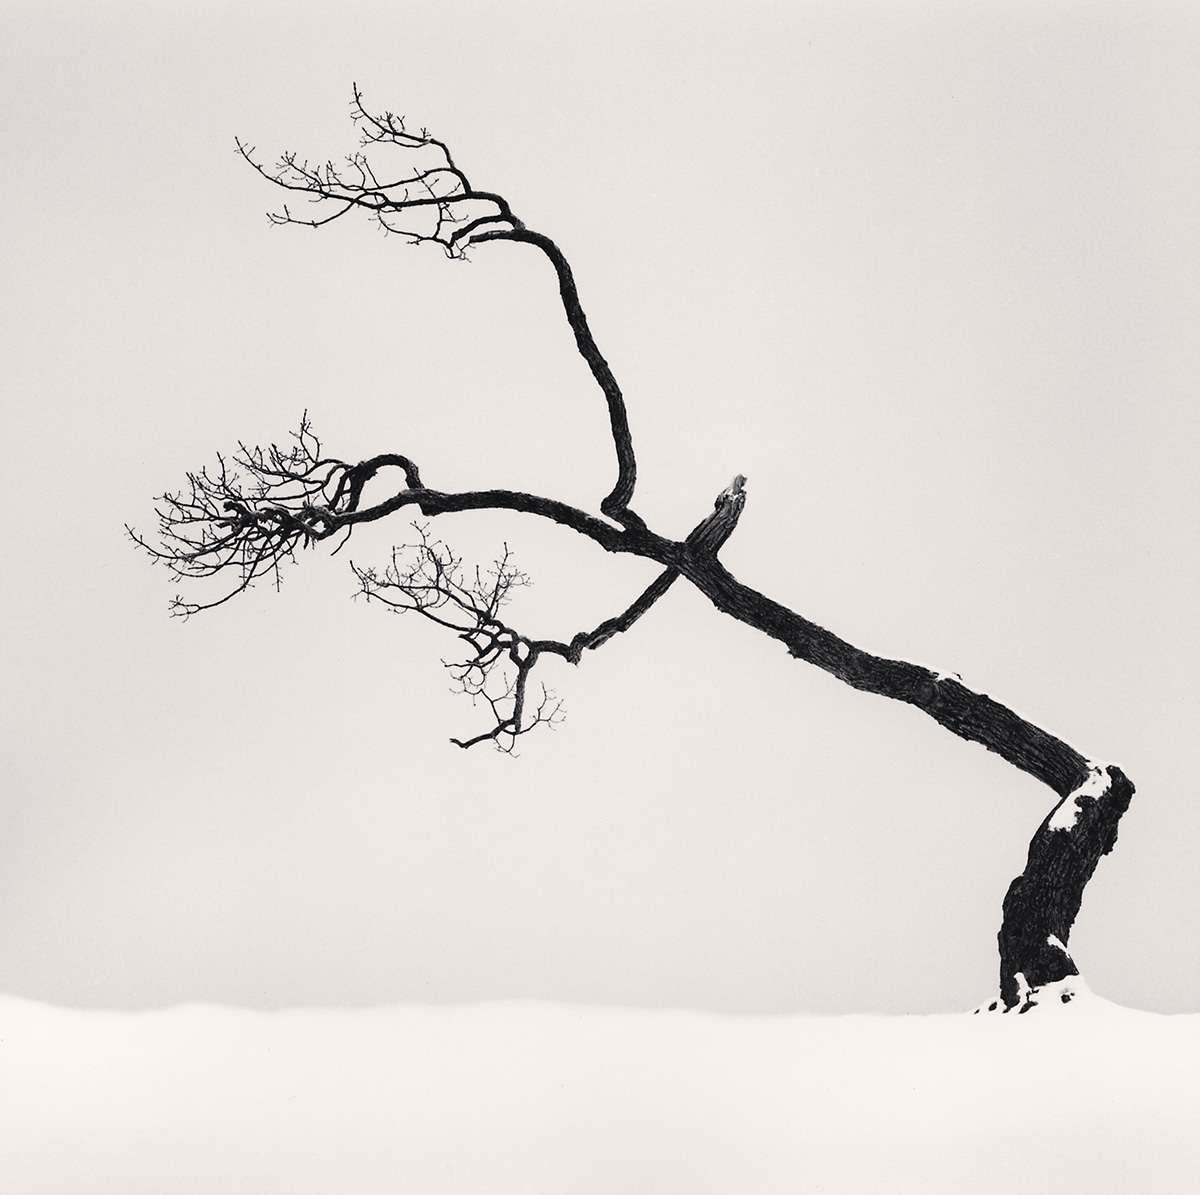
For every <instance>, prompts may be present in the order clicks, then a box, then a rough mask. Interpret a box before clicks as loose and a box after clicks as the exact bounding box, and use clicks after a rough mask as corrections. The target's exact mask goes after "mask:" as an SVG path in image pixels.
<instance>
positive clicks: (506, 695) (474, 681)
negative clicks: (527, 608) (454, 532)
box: [351, 523, 562, 752]
mask: <svg viewBox="0 0 1200 1195" xmlns="http://www.w3.org/2000/svg"><path fill="white" fill-rule="evenodd" d="M413 528H414V530H415V532H416V536H417V538H416V541H415V542H414V543H411V544H408V545H406V546H405V547H403V548H393V549H392V559H391V563H390V564H388V565H387V567H386V568H384V569H382V570H377V569H375V568H359V567H358V566H357V565H354V564H351V567H352V568H353V569H354V575H355V577H356V578H357V579H358V583H359V592H360V593H361V594H362V595H363V596H365V597H366V598H367V600H368V601H375V602H381V603H382V604H383V605H385V606H387V607H388V608H389V609H391V610H396V611H400V612H404V611H411V612H414V613H417V614H420V615H422V616H423V617H425V618H427V619H429V621H430V622H433V623H436V624H437V625H438V626H440V627H445V628H446V629H448V630H451V631H453V632H454V633H455V635H456V636H457V637H458V638H459V639H460V640H461V641H462V642H463V644H464V645H465V647H466V655H465V658H464V659H462V660H451V661H443V663H444V665H445V667H446V668H447V669H448V670H449V671H450V674H451V676H452V677H453V678H454V683H455V686H456V688H457V689H458V690H459V691H460V692H462V693H465V694H467V695H468V696H469V697H470V698H471V700H472V701H473V702H474V703H475V704H477V705H484V706H486V707H487V708H488V709H489V711H490V713H491V716H492V723H493V724H492V726H491V728H490V729H489V730H486V731H484V732H482V733H480V734H477V735H475V736H474V737H473V738H470V739H466V740H462V739H451V742H453V743H455V744H456V745H457V746H459V747H473V746H475V745H476V744H477V743H483V742H489V741H490V742H492V743H494V744H495V745H496V746H497V747H498V748H499V749H500V750H502V751H509V752H511V751H512V749H513V747H514V745H515V744H516V740H517V738H518V737H519V736H521V735H523V734H528V733H529V732H530V731H531V730H533V729H534V728H535V727H537V726H542V725H545V726H554V725H556V724H557V723H558V722H559V721H560V720H561V718H562V703H561V702H560V701H558V700H557V698H556V697H555V695H554V694H553V693H552V692H550V691H549V690H547V689H546V688H545V686H542V690H541V697H540V699H539V700H538V701H537V702H536V704H535V703H533V702H530V701H528V700H527V693H528V681H529V673H530V672H531V671H532V669H533V666H534V665H535V664H536V663H537V661H538V657H539V656H540V655H541V653H542V648H541V646H540V645H538V644H535V643H533V642H532V641H530V640H529V639H527V638H526V637H525V636H523V635H521V634H519V633H518V632H517V631H515V630H514V629H513V628H512V627H511V626H509V625H507V624H506V623H505V622H504V621H502V620H501V618H500V609H501V607H502V606H504V605H505V604H506V603H507V602H508V600H509V598H510V597H511V595H512V591H513V590H514V589H519V588H521V587H523V586H526V585H528V584H529V578H528V577H526V575H525V574H524V573H523V572H521V571H520V570H519V569H518V568H516V567H515V566H514V565H513V562H512V554H511V552H510V551H509V549H508V545H507V544H506V545H505V547H504V552H503V554H502V555H501V557H500V558H499V559H498V560H497V561H496V562H495V563H494V564H493V565H492V566H491V567H490V568H488V569H486V570H484V569H481V568H479V567H478V566H476V567H475V568H472V569H468V568H465V567H464V565H463V563H462V560H461V559H460V558H459V557H457V556H456V555H455V554H454V553H453V552H452V551H451V549H450V548H449V547H447V546H446V544H444V543H443V542H442V541H441V540H437V539H433V538H431V537H430V535H429V530H428V528H427V527H425V526H423V525H422V524H420V523H414V524H413Z"/></svg>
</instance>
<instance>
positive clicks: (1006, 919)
mask: <svg viewBox="0 0 1200 1195" xmlns="http://www.w3.org/2000/svg"><path fill="white" fill-rule="evenodd" d="M739 480H741V479H739ZM739 492H740V486H739ZM680 571H681V572H682V573H683V575H684V576H686V577H687V578H688V580H690V581H691V582H692V583H693V584H694V585H696V587H697V588H698V589H700V591H701V592H702V593H704V594H705V595H706V596H707V597H708V598H709V600H710V601H712V603H713V604H714V605H715V606H716V607H717V608H718V609H720V610H723V611H724V612H725V613H727V614H730V615H732V616H733V617H734V618H736V619H738V620H739V621H740V622H744V623H746V624H748V625H750V626H753V627H756V628H757V629H759V630H761V631H764V632H765V633H766V634H768V635H771V636H772V637H773V638H775V639H778V640H780V641H781V642H782V643H784V644H785V645H786V646H787V648H788V651H789V652H790V653H791V654H792V655H793V656H795V657H796V658H798V659H802V660H806V661H808V662H809V663H813V664H816V665H817V666H818V667H820V668H822V669H824V670H825V671H826V672H829V673H831V674H832V675H834V676H837V677H838V678H839V679H841V680H843V681H845V682H846V683H847V684H849V685H851V686H853V687H854V688H856V689H860V690H863V691H864V692H869V693H876V694H879V695H880V696H884V697H891V698H893V699H894V700H897V701H903V702H905V703H907V704H910V705H914V706H916V707H917V708H918V709H921V710H923V711H924V712H925V713H926V714H928V715H929V716H930V717H931V718H933V719H934V720H935V721H936V722H938V723H940V724H941V725H942V726H944V727H946V729H948V730H950V731H952V732H953V733H954V734H956V735H958V736H959V737H960V738H964V739H968V740H971V741H973V742H977V743H981V744H982V745H983V746H985V747H986V748H987V749H988V750H989V751H994V752H995V753H996V754H998V755H1000V756H1001V757H1002V758H1004V759H1005V760H1007V761H1008V762H1009V763H1011V764H1013V765H1014V766H1015V767H1017V768H1020V769H1021V770H1022V771H1024V772H1027V773H1029V774H1030V775H1032V776H1035V777H1036V778H1037V779H1038V780H1040V781H1042V782H1043V783H1044V784H1046V785H1047V786H1049V787H1050V788H1051V789H1052V790H1053V791H1054V792H1056V793H1057V794H1058V796H1059V801H1058V803H1057V804H1056V805H1055V807H1054V808H1053V809H1052V810H1051V812H1050V813H1049V814H1048V815H1047V816H1046V818H1045V820H1044V821H1043V822H1042V824H1041V825H1040V826H1039V827H1038V830H1037V833H1036V834H1034V836H1033V840H1032V842H1031V843H1030V844H1029V856H1028V859H1027V861H1026V864H1025V870H1024V871H1023V872H1022V873H1021V874H1020V875H1019V876H1018V877H1017V878H1016V879H1015V880H1013V882H1012V884H1011V885H1010V886H1009V889H1008V893H1007V894H1006V896H1005V898H1004V905H1003V917H1002V921H1001V926H1000V932H999V935H998V940H999V944H1000V1000H999V1001H998V1002H996V1003H994V1004H993V1005H992V1006H991V1007H992V1008H993V1009H996V1008H998V1007H999V1006H1000V1004H1003V1007H1004V1011H1006V1012H1007V1011H1010V1010H1012V1009H1014V1008H1018V1009H1019V1011H1021V1012H1027V1011H1028V1010H1029V1009H1030V1008H1032V1007H1033V1006H1034V1005H1035V1004H1037V999H1036V996H1037V992H1038V990H1039V989H1041V988H1044V987H1045V986H1046V985H1047V984H1057V983H1060V982H1061V981H1063V980H1065V979H1068V978H1069V977H1070V976H1072V975H1078V974H1079V970H1078V968H1077V967H1076V966H1075V963H1074V960H1073V959H1072V958H1071V955H1070V953H1069V952H1068V950H1067V944H1068V942H1069V941H1070V936H1071V927H1072V926H1073V925H1074V923H1075V918H1076V916H1077V915H1078V913H1079V908H1080V904H1081V903H1082V901H1083V890H1084V888H1085V887H1086V886H1087V883H1088V881H1089V880H1090V879H1091V878H1092V873H1093V872H1094V871H1095V870H1096V864H1097V863H1099V861H1100V856H1101V855H1106V854H1108V852H1109V851H1111V850H1112V848H1113V846H1114V844H1115V843H1116V841H1117V823H1118V822H1119V821H1120V819H1121V815H1122V814H1123V813H1124V812H1125V810H1126V809H1128V808H1129V802H1130V800H1131V799H1132V797H1133V793H1134V786H1133V784H1132V782H1131V781H1130V780H1129V778H1128V777H1127V776H1126V775H1125V773H1124V772H1122V771H1121V769H1120V768H1119V767H1117V766H1116V765H1115V764H1097V763H1093V762H1092V761H1091V760H1088V759H1086V758H1085V757H1084V756H1082V755H1081V754H1080V753H1079V752H1078V751H1076V750H1075V749H1074V748H1073V747H1071V746H1069V745H1068V744H1067V743H1064V742H1063V741H1062V740H1061V739H1058V738H1056V737H1055V736H1054V735H1051V734H1049V733H1047V732H1046V731H1044V730H1042V729H1041V728H1039V727H1037V726H1035V725H1034V724H1033V723H1031V722H1028V721H1026V720H1025V719H1024V718H1022V717H1021V716H1020V715H1019V714H1017V713H1015V712H1014V711H1013V710H1011V709H1009V708H1008V707H1007V706H1005V705H1002V704H1001V703H999V702H997V701H994V700H993V699H992V698H991V697H989V696H988V695H987V694H986V693H977V692H975V691H974V690H973V689H970V688H968V687H967V686H966V685H964V684H963V683H962V682H961V681H960V680H958V679H957V678H954V677H947V676H944V675H942V674H939V673H934V672H931V671H930V670H929V669H927V668H923V667H921V666H920V665H918V664H910V663H907V662H906V661H903V660H887V659H882V658H880V657H878V656H873V655H870V654H869V653H868V652H864V651H861V650H860V649H859V648H856V647H854V646H852V645H851V644H849V643H846V642H845V641H844V640H842V639H839V638H838V637H837V636H836V635H834V634H832V633H831V632H829V631H827V630H825V629H824V628H823V627H819V626H816V625H815V624H813V623H810V622H808V620H807V619H804V618H802V617H801V616H800V615H798V614H796V613H794V612H793V611H791V610H789V609H787V608H786V607H785V606H781V605H780V604H779V603H777V602H774V601H772V600H771V599H770V598H768V597H766V596H765V595H763V594H761V593H758V592H756V591H755V590H753V589H751V588H750V587H749V586H746V585H743V584H742V583H741V582H740V581H738V580H737V579H736V578H735V577H734V576H733V575H732V574H731V573H729V572H728V571H727V570H726V569H725V568H724V567H723V566H722V565H721V564H720V563H719V562H718V561H717V560H716V559H715V557H714V556H712V555H704V554H697V553H689V554H688V556H687V557H686V558H685V559H684V560H683V561H681V564H680ZM1059 995H1060V998H1061V999H1063V1000H1064V1001H1067V1000H1070V998H1071V995H1070V993H1069V992H1068V991H1067V990H1065V989H1064V990H1063V991H1062V992H1061V993H1059Z"/></svg>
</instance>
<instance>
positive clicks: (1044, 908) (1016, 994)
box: [998, 764, 1134, 1012]
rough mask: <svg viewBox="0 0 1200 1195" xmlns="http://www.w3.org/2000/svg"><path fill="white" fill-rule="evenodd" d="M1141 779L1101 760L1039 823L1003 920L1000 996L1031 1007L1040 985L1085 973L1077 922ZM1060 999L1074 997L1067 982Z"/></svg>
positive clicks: (1006, 1003) (1018, 1005)
mask: <svg viewBox="0 0 1200 1195" xmlns="http://www.w3.org/2000/svg"><path fill="white" fill-rule="evenodd" d="M1133 791H1134V790H1133V784H1132V783H1131V781H1130V780H1129V778H1128V777H1127V776H1126V775H1125V773H1124V772H1122V771H1121V769H1120V768H1118V767H1117V766H1116V765H1115V764H1108V765H1099V764H1097V765H1094V766H1093V768H1092V770H1091V773H1090V774H1089V776H1088V778H1087V779H1086V780H1085V781H1084V782H1083V784H1081V785H1080V786H1079V787H1078V788H1076V789H1075V790H1074V791H1073V792H1071V793H1069V794H1068V795H1067V796H1066V797H1064V798H1063V799H1062V800H1061V801H1060V802H1059V803H1058V804H1057V805H1056V806H1055V807H1054V810H1053V811H1052V812H1051V813H1050V815H1049V816H1048V817H1047V818H1046V819H1045V821H1043V822H1042V824H1041V825H1040V826H1039V827H1038V830H1037V833H1036V834H1035V835H1034V836H1033V841H1032V842H1031V843H1030V844H1029V859H1028V861H1027V862H1026V864H1025V870H1024V871H1023V872H1022V873H1021V874H1020V875H1019V876H1017V878H1016V879H1015V880H1013V882H1012V883H1011V884H1010V885H1009V888H1008V893H1007V894H1006V895H1005V897H1004V919H1003V921H1002V922H1001V925H1000V933H999V935H998V940H999V943H1000V999H1001V1001H1002V1002H1003V1004H1004V1007H1005V1009H1006V1010H1008V1009H1012V1008H1019V1010H1020V1011H1021V1012H1027V1011H1028V1010H1029V1009H1030V1008H1032V1007H1033V1006H1034V1005H1035V1004H1037V998H1036V996H1037V991H1038V989H1039V988H1043V987H1045V986H1046V985H1047V984H1055V983H1060V982H1061V981H1063V980H1065V979H1068V978H1069V977H1070V976H1072V975H1078V974H1079V969H1078V967H1076V966H1075V962H1074V960H1073V959H1072V958H1071V955H1070V953H1069V952H1068V950H1067V944H1068V942H1069V941H1070V935H1071V926H1072V925H1073V924H1074V923H1075V917H1076V915H1077V914H1078V912H1079V906H1080V903H1081V902H1082V900H1083V889H1084V887H1085V885H1086V884H1087V882H1088V881H1089V880H1090V879H1091V878H1092V873H1093V872H1094V871H1095V870H1096V864H1097V863H1099V862H1100V856H1101V855H1107V854H1108V852H1109V851H1111V850H1112V849H1113V846H1114V845H1115V843H1116V841H1117V823H1118V822H1119V821H1120V819H1121V815H1122V814H1123V813H1124V812H1125V810H1126V809H1128V808H1129V802H1130V800H1131V799H1132V797H1133ZM1059 998H1060V999H1062V1000H1063V1001H1064V1002H1065V1001H1067V1000H1069V999H1070V998H1071V997H1070V992H1069V990H1067V989H1064V990H1063V991H1062V992H1061V993H1060V994H1059Z"/></svg>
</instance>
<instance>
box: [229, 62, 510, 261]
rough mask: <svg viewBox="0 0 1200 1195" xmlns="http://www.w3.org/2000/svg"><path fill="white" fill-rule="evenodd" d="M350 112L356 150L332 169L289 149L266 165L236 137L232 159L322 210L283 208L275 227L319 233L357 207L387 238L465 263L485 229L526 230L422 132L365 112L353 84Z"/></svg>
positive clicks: (504, 203)
mask: <svg viewBox="0 0 1200 1195" xmlns="http://www.w3.org/2000/svg"><path fill="white" fill-rule="evenodd" d="M350 112H351V118H352V119H353V121H354V123H355V124H356V125H357V126H358V127H359V133H360V148H359V149H358V150H357V151H356V152H354V153H352V154H349V155H347V156H346V157H345V158H344V159H343V161H342V162H341V163H339V164H337V165H335V164H334V163H333V162H332V161H325V162H322V163H320V164H318V165H310V164H309V162H308V161H307V159H304V158H301V157H300V156H299V155H298V154H296V153H293V152H291V151H288V152H285V153H283V154H281V155H280V157H279V160H278V161H277V162H276V163H275V165H274V166H265V165H263V163H262V162H260V161H259V160H258V159H257V158H256V157H255V153H256V150H255V147H254V146H252V145H246V144H245V143H244V142H243V141H242V140H241V139H240V138H239V139H238V141H237V148H238V153H240V154H241V155H242V157H243V158H245V159H246V161H247V162H249V163H250V165H251V166H253V167H254V169H255V170H257V171H258V173H259V174H261V175H262V176H263V177H264V178H266V179H268V180H269V181H270V182H272V183H274V184H275V185H276V186H279V187H283V188H284V189H285V190H288V191H295V192H299V193H301V194H303V195H305V196H306V197H307V199H308V202H310V203H315V204H318V205H320V206H321V207H322V210H324V211H325V214H324V215H321V216H314V217H310V218H308V219H305V218H304V217H303V216H298V215H295V214H294V213H293V212H292V210H291V208H290V207H289V206H288V205H287V204H284V206H283V207H282V209H281V210H280V211H278V212H269V213H268V218H269V219H270V221H271V222H272V223H273V224H300V225H303V226H305V227H307V228H320V227H321V226H322V225H325V224H329V223H331V222H332V221H334V220H337V219H338V218H339V217H341V216H344V215H345V214H346V213H347V212H349V211H351V210H352V209H354V208H358V209H361V210H363V211H366V212H367V213H369V214H370V216H371V217H372V218H373V219H374V221H375V223H376V224H377V225H378V226H379V227H380V228H381V229H383V231H384V232H385V233H389V234H396V235H399V236H400V237H402V238H403V239H404V240H406V241H407V242H408V243H409V244H413V245H419V244H423V243H427V242H430V243H434V244H438V245H440V246H441V247H442V248H443V249H444V250H445V252H446V255H447V256H448V257H463V256H464V255H465V253H466V249H467V246H468V245H469V244H470V242H471V239H472V237H474V236H476V235H477V234H479V233H481V232H482V231H484V230H485V229H491V230H492V231H499V230H502V229H506V228H507V229H509V230H512V229H517V228H522V227H524V226H523V225H522V224H521V222H520V221H519V220H517V219H516V218H515V217H514V216H513V214H512V212H511V210H510V209H509V206H508V202H507V200H505V199H504V197H503V196H501V195H496V194H493V193H492V192H490V191H479V190H476V189H475V188H474V187H472V185H471V183H470V180H469V179H468V178H467V176H466V175H465V174H464V173H463V171H462V170H461V169H460V168H459V167H458V166H457V165H456V164H455V161H454V158H453V157H452V156H451V153H450V150H449V147H448V146H447V145H446V144H445V143H444V142H442V141H439V140H438V139H437V138H436V137H434V136H433V135H432V134H430V133H429V131H428V130H427V129H423V128H422V129H420V130H418V131H417V132H412V131H410V130H409V128H408V127H407V125H406V124H405V121H404V118H403V117H402V116H397V115H395V114H394V113H392V112H384V113H382V114H381V115H375V114H372V113H370V112H368V111H367V109H366V108H365V107H364V105H363V100H362V94H361V93H360V92H359V90H358V87H357V85H356V86H355V88H354V98H353V100H352V101H351V105H350ZM368 149H370V150H372V153H371V154H370V155H368V154H367V153H366V152H365V151H366V150H368ZM389 157H390V159H392V160H394V167H393V169H391V170H389V171H386V172H385V171H384V170H383V167H382V160H387V159H388V158H389ZM328 209H332V210H328Z"/></svg>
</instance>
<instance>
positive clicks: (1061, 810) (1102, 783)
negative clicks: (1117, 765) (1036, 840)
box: [1046, 760, 1112, 830]
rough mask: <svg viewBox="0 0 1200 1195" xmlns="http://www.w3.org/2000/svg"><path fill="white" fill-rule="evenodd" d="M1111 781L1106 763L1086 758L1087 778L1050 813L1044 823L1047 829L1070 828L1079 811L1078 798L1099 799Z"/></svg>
mask: <svg viewBox="0 0 1200 1195" xmlns="http://www.w3.org/2000/svg"><path fill="white" fill-rule="evenodd" d="M1111 782H1112V781H1111V778H1110V777H1109V774H1108V765H1107V764H1103V763H1096V762H1094V761H1093V760H1088V777H1087V779H1086V780H1085V781H1084V782H1083V783H1082V784H1081V785H1080V786H1079V787H1078V788H1077V789H1075V790H1074V791H1073V792H1071V793H1069V794H1068V795H1067V796H1066V797H1064V798H1063V800H1062V803H1061V804H1060V805H1059V806H1058V808H1057V809H1055V811H1054V812H1053V813H1052V814H1051V815H1050V820H1049V821H1048V822H1047V823H1046V828H1047V829H1048V830H1070V829H1072V828H1073V827H1074V825H1075V823H1076V822H1077V821H1078V820H1079V811H1080V809H1081V805H1080V799H1081V798H1083V797H1091V798H1092V799H1093V800H1096V801H1098V800H1100V798H1101V797H1103V796H1104V794H1105V792H1107V791H1108V786H1109V784H1110V783H1111Z"/></svg>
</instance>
